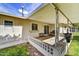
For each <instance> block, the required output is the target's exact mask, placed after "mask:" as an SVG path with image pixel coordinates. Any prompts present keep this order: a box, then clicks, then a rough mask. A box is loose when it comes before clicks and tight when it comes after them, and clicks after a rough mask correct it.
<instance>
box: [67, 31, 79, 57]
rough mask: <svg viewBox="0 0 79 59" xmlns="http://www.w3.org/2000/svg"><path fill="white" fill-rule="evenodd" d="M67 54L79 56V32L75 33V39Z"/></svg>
mask: <svg viewBox="0 0 79 59" xmlns="http://www.w3.org/2000/svg"><path fill="white" fill-rule="evenodd" d="M66 55H67V56H79V32H75V33H73V40H72V43H71V45H70V47H69V49H68V53H67V54H66Z"/></svg>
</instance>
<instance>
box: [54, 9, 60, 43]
mask: <svg viewBox="0 0 79 59" xmlns="http://www.w3.org/2000/svg"><path fill="white" fill-rule="evenodd" d="M55 10H56V22H55V44H56V43H57V42H58V41H59V14H58V9H57V8H55Z"/></svg>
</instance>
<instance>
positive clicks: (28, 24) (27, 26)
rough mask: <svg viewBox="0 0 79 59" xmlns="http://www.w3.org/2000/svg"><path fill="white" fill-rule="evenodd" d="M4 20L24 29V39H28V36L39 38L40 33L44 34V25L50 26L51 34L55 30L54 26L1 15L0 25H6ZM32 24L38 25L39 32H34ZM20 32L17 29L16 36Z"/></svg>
mask: <svg viewBox="0 0 79 59" xmlns="http://www.w3.org/2000/svg"><path fill="white" fill-rule="evenodd" d="M4 20H9V21H13V26H21V27H22V39H27V36H28V35H31V36H34V37H37V36H39V33H44V25H48V26H49V32H51V31H52V30H53V29H54V25H52V24H48V23H44V22H39V21H34V20H29V19H20V18H15V17H10V16H6V15H0V25H4ZM32 23H35V24H37V25H38V30H37V31H33V30H32ZM15 31H16V30H15ZM18 31H19V28H18V29H17V31H16V33H15V35H16V34H17V33H18ZM8 33H9V32H8Z"/></svg>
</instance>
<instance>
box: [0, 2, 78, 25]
mask: <svg viewBox="0 0 79 59" xmlns="http://www.w3.org/2000/svg"><path fill="white" fill-rule="evenodd" d="M56 5H57V6H58V7H59V9H61V10H62V12H63V13H64V14H65V15H66V16H67V17H68V18H69V19H70V20H71V21H72V22H73V23H79V4H78V3H57V4H56ZM22 6H24V12H25V13H24V17H22V10H20V9H21V8H22ZM43 6H44V5H43V4H41V3H13V4H12V3H0V14H7V15H10V16H11V15H12V16H16V17H20V18H24V19H27V18H28V19H31V20H36V21H41V22H46V23H51V24H52V23H55V19H56V15H55V7H54V6H51V5H50V4H45V6H44V7H43ZM42 7H43V8H42ZM30 15H31V16H30ZM29 16H30V17H29ZM66 21H67V20H66V18H65V17H64V16H63V15H62V14H61V13H59V22H60V23H66Z"/></svg>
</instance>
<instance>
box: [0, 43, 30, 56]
mask: <svg viewBox="0 0 79 59" xmlns="http://www.w3.org/2000/svg"><path fill="white" fill-rule="evenodd" d="M28 55H29V52H28V49H27V46H26V44H20V45H16V46H12V47H9V48H5V49H1V50H0V56H28Z"/></svg>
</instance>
